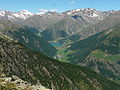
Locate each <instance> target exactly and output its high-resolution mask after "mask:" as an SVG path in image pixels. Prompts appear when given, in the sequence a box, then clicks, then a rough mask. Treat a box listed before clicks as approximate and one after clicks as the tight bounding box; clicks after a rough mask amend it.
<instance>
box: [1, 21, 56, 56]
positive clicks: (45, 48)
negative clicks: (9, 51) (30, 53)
mask: <svg viewBox="0 0 120 90" xmlns="http://www.w3.org/2000/svg"><path fill="white" fill-rule="evenodd" d="M0 32H1V33H4V34H7V35H9V36H11V37H13V38H14V39H16V40H18V41H19V42H21V43H22V44H24V45H25V46H26V47H27V48H30V49H31V50H34V51H38V52H42V53H44V54H46V55H48V56H51V57H53V56H54V55H55V54H56V51H57V50H56V49H55V48H54V47H53V46H52V45H50V44H49V43H48V42H47V41H45V40H43V38H42V37H40V36H38V35H37V33H39V32H38V31H37V29H35V28H30V27H27V26H23V25H18V24H15V23H12V22H10V21H8V20H5V19H0Z"/></svg>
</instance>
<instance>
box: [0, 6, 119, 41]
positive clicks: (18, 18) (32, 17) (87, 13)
mask: <svg viewBox="0 0 120 90" xmlns="http://www.w3.org/2000/svg"><path fill="white" fill-rule="evenodd" d="M116 12H119V11H114V10H111V11H97V10H96V9H93V8H85V9H74V10H70V11H65V12H63V13H57V12H47V13H44V14H40V13H31V12H29V11H27V10H23V11H19V12H10V11H0V18H4V19H7V20H10V21H12V22H17V23H20V24H24V25H27V26H29V27H32V28H36V29H37V30H38V31H39V33H41V32H42V31H43V32H42V34H43V37H46V36H44V35H46V34H47V33H48V34H51V35H49V36H50V37H49V38H56V39H58V38H61V37H63V36H64V35H63V36H62V35H60V34H62V33H63V32H64V34H65V35H66V36H70V35H71V34H72V35H73V34H77V33H78V32H81V33H82V35H85V34H86V33H87V32H88V33H89V30H88V29H89V28H93V29H95V28H96V27H97V26H98V25H99V23H98V22H99V21H100V22H101V21H102V20H104V19H105V18H106V17H108V16H109V15H111V14H115V13H116ZM104 21H106V20H104ZM102 22H103V21H102ZM96 23H97V24H98V25H97V26H96ZM91 24H93V25H91ZM94 24H95V25H94ZM98 27H99V26H98ZM106 27H107V26H106ZM101 29H102V30H103V29H104V28H100V29H98V30H101ZM86 30H87V31H86ZM98 30H94V31H95V32H93V33H92V31H91V33H90V35H93V34H95V33H96V32H98ZM53 36H54V37H53ZM88 36H89V35H88Z"/></svg>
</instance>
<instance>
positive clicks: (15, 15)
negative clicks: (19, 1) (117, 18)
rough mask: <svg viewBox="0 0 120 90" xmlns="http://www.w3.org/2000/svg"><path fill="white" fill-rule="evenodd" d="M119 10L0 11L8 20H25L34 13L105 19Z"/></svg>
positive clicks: (2, 16) (89, 19)
mask: <svg viewBox="0 0 120 90" xmlns="http://www.w3.org/2000/svg"><path fill="white" fill-rule="evenodd" d="M115 12H117V11H114V10H112V11H106V12H105V11H104V12H103V11H97V10H96V9H93V8H85V9H73V10H70V11H66V12H63V13H57V12H46V13H41V12H40V13H31V12H29V11H28V10H22V11H19V12H11V11H0V18H5V19H8V20H12V21H13V20H14V21H15V20H25V19H27V18H29V17H32V16H34V15H39V16H47V17H54V16H58V17H59V16H61V15H62V16H66V15H67V16H74V15H79V16H82V17H83V18H84V19H86V20H87V21H91V19H95V20H103V19H104V18H105V17H106V16H108V15H110V14H112V13H115Z"/></svg>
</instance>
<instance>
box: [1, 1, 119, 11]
mask: <svg viewBox="0 0 120 90" xmlns="http://www.w3.org/2000/svg"><path fill="white" fill-rule="evenodd" d="M80 8H95V9H97V10H99V11H108V10H120V0H0V10H8V11H15V12H17V11H20V10H29V11H31V12H41V11H43V12H47V11H53V12H54V11H57V12H63V11H67V10H72V9H80Z"/></svg>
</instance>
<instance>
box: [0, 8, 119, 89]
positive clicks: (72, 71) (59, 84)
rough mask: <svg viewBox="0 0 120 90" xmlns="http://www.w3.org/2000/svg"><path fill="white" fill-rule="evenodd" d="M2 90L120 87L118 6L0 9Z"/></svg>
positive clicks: (0, 87)
mask: <svg viewBox="0 0 120 90" xmlns="http://www.w3.org/2000/svg"><path fill="white" fill-rule="evenodd" d="M0 90H120V10H118V11H115V10H111V11H97V10H96V9H94V8H84V9H74V10H69V11H65V12H62V13H58V12H46V13H31V12H29V11H28V10H22V11H19V12H12V11H0Z"/></svg>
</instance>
